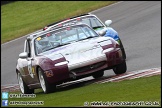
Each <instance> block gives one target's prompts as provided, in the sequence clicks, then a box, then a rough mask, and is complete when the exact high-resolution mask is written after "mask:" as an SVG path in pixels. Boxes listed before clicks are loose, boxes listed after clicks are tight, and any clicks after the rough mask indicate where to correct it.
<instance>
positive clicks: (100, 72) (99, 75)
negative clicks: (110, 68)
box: [92, 70, 104, 79]
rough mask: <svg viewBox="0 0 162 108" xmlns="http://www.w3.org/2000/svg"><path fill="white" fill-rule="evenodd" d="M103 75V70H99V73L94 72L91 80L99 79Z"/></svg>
mask: <svg viewBox="0 0 162 108" xmlns="http://www.w3.org/2000/svg"><path fill="white" fill-rule="evenodd" d="M103 75H104V71H103V70H101V71H98V72H95V73H94V74H93V75H92V76H93V78H95V79H96V78H100V77H102V76H103Z"/></svg>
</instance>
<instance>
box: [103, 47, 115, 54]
mask: <svg viewBox="0 0 162 108" xmlns="http://www.w3.org/2000/svg"><path fill="white" fill-rule="evenodd" d="M112 50H114V48H108V49H105V50H103V53H107V52H110V51H112Z"/></svg>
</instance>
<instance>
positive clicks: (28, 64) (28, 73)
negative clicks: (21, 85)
mask: <svg viewBox="0 0 162 108" xmlns="http://www.w3.org/2000/svg"><path fill="white" fill-rule="evenodd" d="M24 52H27V53H28V57H27V58H25V59H24V60H23V65H24V67H23V70H24V77H25V78H24V79H25V80H26V82H27V84H32V83H33V81H34V70H33V68H32V67H33V65H32V61H33V57H32V56H31V55H32V54H31V41H30V40H26V42H25V47H24Z"/></svg>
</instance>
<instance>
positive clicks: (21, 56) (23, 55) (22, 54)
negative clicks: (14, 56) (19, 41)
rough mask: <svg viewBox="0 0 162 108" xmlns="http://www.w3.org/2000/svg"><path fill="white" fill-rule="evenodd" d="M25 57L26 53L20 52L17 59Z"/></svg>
mask: <svg viewBox="0 0 162 108" xmlns="http://www.w3.org/2000/svg"><path fill="white" fill-rule="evenodd" d="M27 57H28V53H27V52H22V53H20V54H19V58H22V59H24V58H27Z"/></svg>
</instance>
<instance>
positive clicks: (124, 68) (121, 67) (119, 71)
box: [113, 61, 127, 74]
mask: <svg viewBox="0 0 162 108" xmlns="http://www.w3.org/2000/svg"><path fill="white" fill-rule="evenodd" d="M113 71H114V73H115V74H122V73H125V72H126V71H127V65H126V62H125V61H124V62H123V63H121V64H118V65H117V66H116V67H114V68H113Z"/></svg>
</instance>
